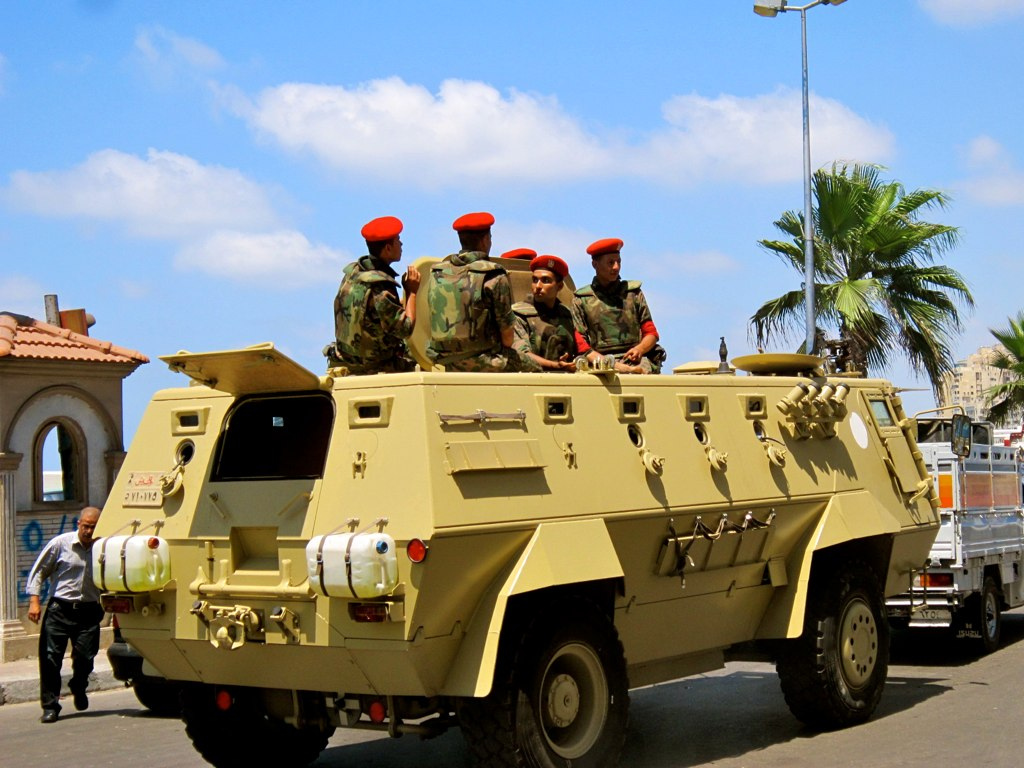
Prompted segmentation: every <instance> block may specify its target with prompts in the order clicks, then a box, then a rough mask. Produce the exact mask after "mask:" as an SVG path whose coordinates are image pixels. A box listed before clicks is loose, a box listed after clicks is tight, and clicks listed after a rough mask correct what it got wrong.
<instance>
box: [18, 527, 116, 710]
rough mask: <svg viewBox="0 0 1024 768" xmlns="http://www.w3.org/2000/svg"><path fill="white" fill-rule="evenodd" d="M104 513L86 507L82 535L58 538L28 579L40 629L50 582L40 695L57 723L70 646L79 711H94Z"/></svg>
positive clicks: (33, 617)
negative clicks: (90, 691) (98, 541)
mask: <svg viewBox="0 0 1024 768" xmlns="http://www.w3.org/2000/svg"><path fill="white" fill-rule="evenodd" d="M99 519H100V510H98V509H97V508H96V507H86V508H85V509H83V510H82V512H81V513H80V514H79V516H78V530H76V531H70V532H68V533H62V534H61V535H59V536H56V537H54V538H53V539H51V540H50V542H49V543H48V544H47V545H46V546H45V547H44V548H43V551H42V552H41V553H40V554H39V557H38V558H37V559H36V563H35V565H33V566H32V571H31V572H30V573H29V577H28V594H29V605H28V617H29V619H30V620H31V621H33V622H36V623H38V622H39V616H40V614H41V613H42V609H41V607H40V604H39V595H40V594H41V593H42V590H43V582H44V581H47V580H49V582H50V601H49V603H47V606H46V616H45V617H44V618H43V626H42V630H41V631H40V633H39V691H40V696H39V698H40V703H41V704H42V707H43V716H42V717H41V718H40V722H43V723H55V722H57V716H58V715H59V714H60V667H61V663H62V662H63V660H64V652H65V651H66V650H67V647H68V641H71V649H72V650H71V669H72V676H71V682H70V684H69V686H68V687H69V688H70V689H71V693H72V695H73V696H74V702H75V709H77V710H83V709H88V707H89V697H88V696H86V695H85V689H86V686H88V685H89V675H90V674H91V673H92V666H93V659H95V658H96V653H97V652H98V651H99V648H100V620H101V619H102V618H103V609H102V608H101V607H100V603H99V599H100V592H99V589H97V587H96V585H95V584H94V583H93V581H92V553H91V550H92V544H93V531H94V530H95V529H96V523H97V521H98V520H99Z"/></svg>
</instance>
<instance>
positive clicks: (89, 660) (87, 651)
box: [39, 599, 103, 712]
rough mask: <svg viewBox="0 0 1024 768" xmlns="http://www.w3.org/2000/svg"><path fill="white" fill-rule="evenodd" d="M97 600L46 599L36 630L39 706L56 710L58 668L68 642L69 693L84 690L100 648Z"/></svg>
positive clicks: (101, 615)
mask: <svg viewBox="0 0 1024 768" xmlns="http://www.w3.org/2000/svg"><path fill="white" fill-rule="evenodd" d="M102 619H103V609H102V608H101V607H100V604H99V603H70V602H67V601H65V600H57V599H53V600H50V603H49V604H48V605H47V606H46V615H45V616H44V617H43V628H42V631H41V632H40V633H39V701H40V704H42V706H43V709H52V710H55V711H57V712H59V711H60V667H61V663H62V662H63V661H64V654H65V652H66V651H67V649H68V642H69V641H70V642H71V682H70V683H69V684H68V687H69V688H70V689H71V692H72V693H75V692H77V691H83V692H84V691H85V689H86V686H88V685H89V675H90V674H92V666H93V659H95V658H96V654H97V653H98V652H99V649H100V621H101V620H102Z"/></svg>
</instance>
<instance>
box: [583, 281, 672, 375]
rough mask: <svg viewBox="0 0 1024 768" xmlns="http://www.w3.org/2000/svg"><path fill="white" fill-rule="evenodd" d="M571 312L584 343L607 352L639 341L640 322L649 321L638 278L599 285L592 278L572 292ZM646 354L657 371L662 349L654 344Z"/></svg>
mask: <svg viewBox="0 0 1024 768" xmlns="http://www.w3.org/2000/svg"><path fill="white" fill-rule="evenodd" d="M572 315H573V321H574V322H575V324H576V330H577V331H579V333H580V335H581V336H582V337H583V338H584V339H586V340H587V343H588V344H590V346H591V347H592V348H593V349H594V350H596V351H597V352H600V353H601V354H609V355H621V354H623V353H624V352H627V351H629V350H630V349H631V348H632V347H635V346H636V345H637V344H639V343H640V340H641V339H642V338H643V331H642V330H641V329H642V327H643V325H644V323H648V322H652V319H651V310H650V309H649V308H648V306H647V299H646V298H644V292H643V291H641V290H640V281H639V280H629V281H628V282H627V281H625V280H617V281H615V282H614V283H612V284H611V285H608V286H606V287H604V288H602V287H601V286H600V285H598V283H597V280H596V279H595V280H594V281H593V282H591V284H590V285H586V286H584V287H583V288H579V289H578V290H577V291H576V294H575V296H574V298H573V302H572ZM646 357H647V359H648V360H650V362H651V363H652V364H653V367H652V370H653V371H654V372H657V371H659V370H660V369H661V363H662V362H664V360H665V357H666V355H665V350H664V349H662V347H661V346H660V345H658V344H655V345H654V347H653V348H652V349H651V350H650V351H649V352H648V353H647V355H646Z"/></svg>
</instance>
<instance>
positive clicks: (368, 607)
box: [349, 603, 388, 623]
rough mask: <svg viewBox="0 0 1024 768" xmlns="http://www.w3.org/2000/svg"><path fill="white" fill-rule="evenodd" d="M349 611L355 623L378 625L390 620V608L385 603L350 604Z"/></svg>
mask: <svg viewBox="0 0 1024 768" xmlns="http://www.w3.org/2000/svg"><path fill="white" fill-rule="evenodd" d="M349 611H350V612H351V615H352V619H353V620H354V621H359V622H364V623H366V622H369V623H378V622H382V621H387V620H388V607H387V605H386V604H385V603H350V604H349Z"/></svg>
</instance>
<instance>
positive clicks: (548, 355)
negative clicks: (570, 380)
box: [512, 301, 576, 360]
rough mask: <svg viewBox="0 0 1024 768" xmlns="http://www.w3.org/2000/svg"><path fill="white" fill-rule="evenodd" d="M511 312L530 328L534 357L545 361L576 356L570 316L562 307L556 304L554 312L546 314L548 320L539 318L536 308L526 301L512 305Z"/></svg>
mask: <svg viewBox="0 0 1024 768" xmlns="http://www.w3.org/2000/svg"><path fill="white" fill-rule="evenodd" d="M512 311H513V312H515V313H516V314H517V315H519V316H520V317H522V318H524V319H525V320H526V323H527V325H529V326H530V351H531V352H533V353H534V354H535V355H540V356H541V357H543V358H544V359H545V360H559V359H561V357H562V355H565V354H568V355H570V356H573V355H575V354H576V334H575V333H574V329H573V324H572V314H571V313H570V312H569V310H568V309H566V308H565V307H564V306H563V305H561V304H556V305H555V309H554V311H552V312H550V313H547V314H549V315H550V318H544V317H541V315H540V312H538V310H537V306H536V305H535V304H532V303H530V302H528V301H520V302H517V303H516V304H513V305H512ZM552 320H553V321H554V322H552Z"/></svg>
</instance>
